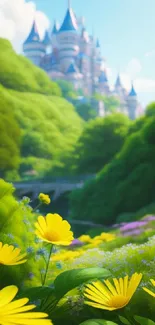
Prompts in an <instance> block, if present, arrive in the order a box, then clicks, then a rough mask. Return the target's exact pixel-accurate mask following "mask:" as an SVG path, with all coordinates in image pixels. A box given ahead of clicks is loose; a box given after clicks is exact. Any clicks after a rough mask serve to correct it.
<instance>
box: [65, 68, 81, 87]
mask: <svg viewBox="0 0 155 325" xmlns="http://www.w3.org/2000/svg"><path fill="white" fill-rule="evenodd" d="M66 79H67V80H68V81H69V82H71V83H72V84H73V85H74V88H75V89H76V90H77V89H79V88H81V87H82V74H81V73H80V72H79V70H78V68H77V67H76V65H75V64H74V63H71V64H70V66H69V68H68V69H67V71H66Z"/></svg>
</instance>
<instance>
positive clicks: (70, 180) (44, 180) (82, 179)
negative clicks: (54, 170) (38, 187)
mask: <svg viewBox="0 0 155 325" xmlns="http://www.w3.org/2000/svg"><path fill="white" fill-rule="evenodd" d="M93 178H95V175H94V174H89V175H77V176H68V177H67V176H66V177H54V176H53V177H43V178H25V179H22V180H21V181H20V182H15V183H16V184H17V183H25V184H26V183H28V184H31V183H33V184H39V183H57V184H62V183H63V184H69V183H70V184H74V183H80V182H82V183H83V182H86V181H87V180H91V179H93Z"/></svg>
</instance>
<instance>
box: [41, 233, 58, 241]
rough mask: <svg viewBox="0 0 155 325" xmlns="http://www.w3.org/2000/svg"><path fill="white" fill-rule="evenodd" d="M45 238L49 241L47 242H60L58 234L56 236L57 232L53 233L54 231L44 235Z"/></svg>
mask: <svg viewBox="0 0 155 325" xmlns="http://www.w3.org/2000/svg"><path fill="white" fill-rule="evenodd" d="M45 237H46V238H47V240H49V241H54V242H56V241H59V240H60V236H59V234H58V233H57V232H55V231H50V232H47V233H46V234H45Z"/></svg>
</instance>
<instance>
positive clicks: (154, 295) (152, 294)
mask: <svg viewBox="0 0 155 325" xmlns="http://www.w3.org/2000/svg"><path fill="white" fill-rule="evenodd" d="M150 281H151V283H152V284H153V286H154V287H155V280H153V279H150ZM143 290H145V291H146V292H147V293H148V294H149V295H151V296H152V297H155V293H154V292H152V291H151V290H149V289H147V288H145V287H143Z"/></svg>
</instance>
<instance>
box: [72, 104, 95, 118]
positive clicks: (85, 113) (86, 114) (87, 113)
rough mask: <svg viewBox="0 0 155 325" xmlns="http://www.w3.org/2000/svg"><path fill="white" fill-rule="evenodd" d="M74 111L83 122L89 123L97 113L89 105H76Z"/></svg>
mask: <svg viewBox="0 0 155 325" xmlns="http://www.w3.org/2000/svg"><path fill="white" fill-rule="evenodd" d="M76 111H77V113H78V114H79V115H80V116H81V117H82V119H83V120H85V121H89V120H91V119H94V118H95V117H97V111H96V110H95V109H94V108H93V107H92V106H91V105H90V104H89V103H88V104H78V105H77V106H76Z"/></svg>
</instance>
